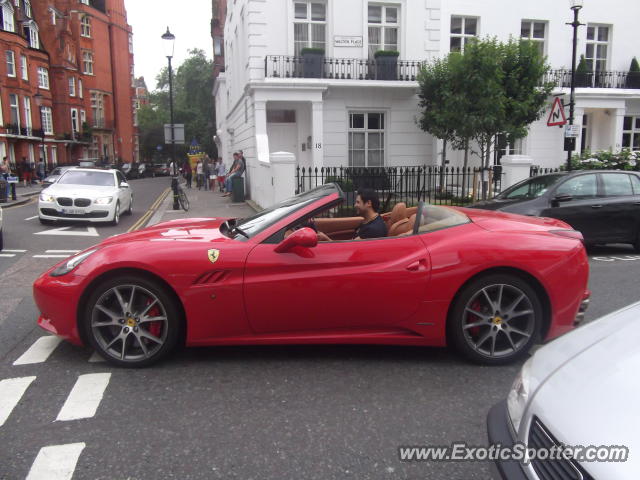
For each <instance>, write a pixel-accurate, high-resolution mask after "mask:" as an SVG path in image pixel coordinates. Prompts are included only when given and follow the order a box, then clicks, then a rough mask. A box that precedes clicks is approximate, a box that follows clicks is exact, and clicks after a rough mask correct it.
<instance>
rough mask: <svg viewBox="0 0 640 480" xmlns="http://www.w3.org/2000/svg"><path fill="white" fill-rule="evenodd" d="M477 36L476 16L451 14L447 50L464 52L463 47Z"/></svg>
mask: <svg viewBox="0 0 640 480" xmlns="http://www.w3.org/2000/svg"><path fill="white" fill-rule="evenodd" d="M477 36H478V18H476V17H458V16H453V15H452V16H451V41H450V44H449V50H450V51H452V52H464V47H465V46H466V45H467V43H469V42H470V41H471V40H472V39H474V38H476V37H477Z"/></svg>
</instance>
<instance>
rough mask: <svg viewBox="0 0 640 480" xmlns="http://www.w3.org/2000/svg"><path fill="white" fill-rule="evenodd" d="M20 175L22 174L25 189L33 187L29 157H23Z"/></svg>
mask: <svg viewBox="0 0 640 480" xmlns="http://www.w3.org/2000/svg"><path fill="white" fill-rule="evenodd" d="M20 173H21V174H22V184H23V185H24V186H25V187H26V186H27V185H31V170H30V167H29V163H28V162H27V157H22V160H21V161H20Z"/></svg>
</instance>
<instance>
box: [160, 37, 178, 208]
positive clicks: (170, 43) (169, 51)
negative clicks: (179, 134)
mask: <svg viewBox="0 0 640 480" xmlns="http://www.w3.org/2000/svg"><path fill="white" fill-rule="evenodd" d="M175 40H176V36H175V35H174V34H173V33H171V32H170V31H169V27H167V31H166V32H165V33H163V34H162V44H163V45H164V52H165V56H166V57H167V61H168V63H169V122H170V123H171V164H172V165H173V167H172V168H173V171H172V172H170V173H171V176H172V178H171V189H172V190H173V209H174V210H179V209H180V205H178V177H177V176H176V175H175V174H176V173H177V172H178V163H177V162H176V159H175V156H176V139H175V132H174V124H173V73H172V70H171V58H173V48H174V44H175Z"/></svg>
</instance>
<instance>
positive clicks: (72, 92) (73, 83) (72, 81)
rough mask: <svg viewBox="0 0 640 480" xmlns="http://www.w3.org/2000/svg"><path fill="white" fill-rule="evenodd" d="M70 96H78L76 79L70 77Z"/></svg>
mask: <svg viewBox="0 0 640 480" xmlns="http://www.w3.org/2000/svg"><path fill="white" fill-rule="evenodd" d="M69 96H70V97H75V96H76V77H69Z"/></svg>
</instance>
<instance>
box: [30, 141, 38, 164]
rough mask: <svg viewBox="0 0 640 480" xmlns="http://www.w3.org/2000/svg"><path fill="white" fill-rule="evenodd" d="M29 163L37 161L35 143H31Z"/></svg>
mask: <svg viewBox="0 0 640 480" xmlns="http://www.w3.org/2000/svg"><path fill="white" fill-rule="evenodd" d="M29 163H31V164H34V163H36V150H35V148H33V143H30V144H29Z"/></svg>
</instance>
